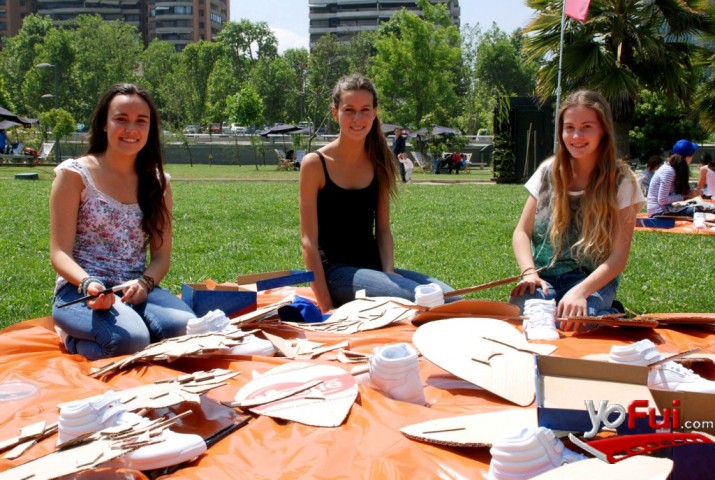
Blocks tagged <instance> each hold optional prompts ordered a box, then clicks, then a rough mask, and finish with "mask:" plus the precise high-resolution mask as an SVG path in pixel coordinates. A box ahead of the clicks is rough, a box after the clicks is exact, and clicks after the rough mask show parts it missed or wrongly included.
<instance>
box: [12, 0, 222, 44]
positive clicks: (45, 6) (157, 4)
mask: <svg viewBox="0 0 715 480" xmlns="http://www.w3.org/2000/svg"><path fill="white" fill-rule="evenodd" d="M229 9H230V4H229V0H172V1H167V0H0V36H6V37H11V36H13V35H15V34H16V33H17V32H19V31H20V28H21V27H22V19H23V18H24V17H25V16H27V15H29V14H31V13H38V14H40V15H46V16H48V17H50V18H52V19H53V20H55V21H62V20H69V19H71V18H74V17H76V16H77V15H81V14H96V15H100V16H101V17H102V18H104V19H105V20H109V21H111V20H124V21H125V22H127V23H129V24H130V25H134V26H136V27H137V29H139V31H140V32H141V34H142V38H143V39H144V42H145V44H148V43H149V42H151V41H152V40H153V39H155V38H157V39H159V40H164V41H167V42H169V43H171V44H173V45H174V46H175V47H176V50H177V51H181V50H182V49H183V48H184V47H185V46H186V45H188V44H189V43H191V42H196V41H199V40H212V39H214V38H215V37H216V35H217V34H218V32H220V31H221V29H223V26H224V25H225V24H226V22H228V20H229V18H230V17H229V15H230V11H229Z"/></svg>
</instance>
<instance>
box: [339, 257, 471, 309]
mask: <svg viewBox="0 0 715 480" xmlns="http://www.w3.org/2000/svg"><path fill="white" fill-rule="evenodd" d="M395 272H396V273H398V274H399V275H394V274H391V273H386V272H383V271H380V270H372V269H369V268H359V267H353V266H351V265H344V264H337V265H328V266H327V267H325V280H326V282H327V284H328V290H330V296H331V298H332V299H333V305H334V306H335V307H339V306H340V305H343V304H344V303H348V302H350V301H352V300H355V293H356V292H357V291H358V290H365V293H366V295H367V296H368V297H398V298H404V299H406V300H410V301H413V302H414V300H415V287H417V286H418V285H427V284H428V283H436V284H437V285H439V286H440V288H441V289H442V291H443V292H451V291H452V290H454V289H453V288H452V287H450V286H449V285H447V284H446V283H443V282H441V281H439V280H437V279H436V278H432V277H430V276H428V275H425V274H422V273H418V272H413V271H411V270H402V269H399V268H396V269H395ZM454 300H459V297H454V298H451V299H449V301H454Z"/></svg>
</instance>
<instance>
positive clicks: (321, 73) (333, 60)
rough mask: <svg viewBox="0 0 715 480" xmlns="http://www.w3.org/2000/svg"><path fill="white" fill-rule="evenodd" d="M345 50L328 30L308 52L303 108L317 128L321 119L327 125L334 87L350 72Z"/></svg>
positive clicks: (321, 122) (321, 123)
mask: <svg viewBox="0 0 715 480" xmlns="http://www.w3.org/2000/svg"><path fill="white" fill-rule="evenodd" d="M345 52H346V46H345V45H344V44H342V43H340V42H338V41H337V40H336V39H335V37H334V36H332V35H330V34H327V35H323V36H322V37H320V39H319V40H318V41H317V42H316V43H315V45H314V47H313V49H312V51H311V53H310V59H309V68H308V88H307V91H306V95H305V111H306V113H307V115H308V118H309V119H310V120H311V121H312V122H313V123H314V124H315V126H316V128H317V127H320V126H321V125H323V123H324V122H325V125H326V126H329V125H330V123H329V122H330V106H331V104H332V98H331V96H332V92H333V87H334V86H335V83H336V82H337V81H338V79H339V78H340V77H341V76H343V75H346V74H347V73H348V72H349V70H348V68H349V65H348V62H347V59H346V53H345Z"/></svg>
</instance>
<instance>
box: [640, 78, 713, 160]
mask: <svg viewBox="0 0 715 480" xmlns="http://www.w3.org/2000/svg"><path fill="white" fill-rule="evenodd" d="M689 113H690V112H689V111H688V110H686V109H685V108H684V107H683V106H682V105H680V104H679V103H678V102H673V101H670V102H669V101H667V99H665V98H663V97H662V96H661V95H658V94H656V93H654V92H651V91H649V90H642V91H641V92H640V96H639V101H638V104H637V105H636V109H635V112H634V114H633V129H632V130H631V131H630V132H629V136H630V141H631V155H632V156H633V157H639V158H641V159H643V160H646V159H647V158H648V157H649V156H651V155H654V154H656V155H659V154H661V153H662V152H664V151H667V150H670V148H671V147H672V146H673V144H674V143H675V142H676V141H678V139H681V138H690V139H693V140H697V141H702V140H704V139H705V136H706V132H705V131H704V130H703V128H702V127H701V126H700V125H699V122H698V121H697V119H696V118H694V117H693V116H692V115H690V114H689Z"/></svg>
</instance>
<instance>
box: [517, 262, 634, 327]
mask: <svg viewBox="0 0 715 480" xmlns="http://www.w3.org/2000/svg"><path fill="white" fill-rule="evenodd" d="M588 275H589V273H588V272H586V271H582V270H575V271H573V272H568V273H564V274H563V275H560V276H557V277H550V276H546V275H545V276H542V277H541V278H542V279H543V280H544V281H546V283H548V284H549V294H548V295H546V294H545V293H544V291H543V290H542V289H541V288H537V289H536V290H535V291H534V293H533V295H532V294H529V293H526V294H525V295H521V296H519V297H510V298H509V303H511V304H513V305H516V306H517V307H519V310H521V311H522V312H524V303H525V302H526V301H527V300H530V299H532V298H536V299H540V300H551V299H554V300H556V302H557V303H558V302H559V301H560V300H561V299H562V298H563V297H564V295H566V293H568V291H569V290H571V289H572V288H573V287H575V286H576V285H578V284H579V283H581V282H583V281H584V280H585V279H586V277H588ZM619 279H620V277H616V278H614V279H613V280H611V281H610V282H608V283H607V284H606V285H604V286H603V287H602V288H601V289H600V290H598V291H597V292H596V293H593V294H591V295H590V296H589V297H588V298H587V299H586V302H587V309H588V316H589V317H596V316H600V315H607V314H610V313H617V312H616V310H613V309H611V306H612V305H613V300H615V298H616V291H617V290H618V282H619Z"/></svg>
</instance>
